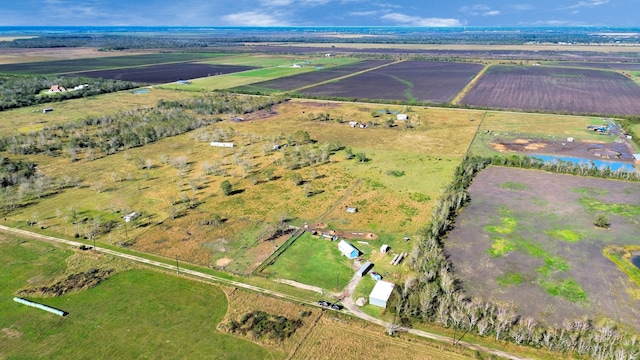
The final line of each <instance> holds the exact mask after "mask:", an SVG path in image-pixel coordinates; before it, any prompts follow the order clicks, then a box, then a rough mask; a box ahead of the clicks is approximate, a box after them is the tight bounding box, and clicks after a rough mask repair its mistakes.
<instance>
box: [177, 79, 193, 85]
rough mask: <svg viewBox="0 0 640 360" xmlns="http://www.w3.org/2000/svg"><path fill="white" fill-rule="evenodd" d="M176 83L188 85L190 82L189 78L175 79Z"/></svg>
mask: <svg viewBox="0 0 640 360" xmlns="http://www.w3.org/2000/svg"><path fill="white" fill-rule="evenodd" d="M176 84H179V85H189V84H191V81H189V80H178V81H176Z"/></svg>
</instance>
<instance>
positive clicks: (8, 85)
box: [0, 76, 138, 110]
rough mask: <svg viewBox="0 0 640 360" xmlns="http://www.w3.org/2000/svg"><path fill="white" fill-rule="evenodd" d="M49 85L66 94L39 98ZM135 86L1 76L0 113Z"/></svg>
mask: <svg viewBox="0 0 640 360" xmlns="http://www.w3.org/2000/svg"><path fill="white" fill-rule="evenodd" d="M52 85H59V86H62V87H64V88H65V89H66V90H67V91H61V92H55V93H44V94H41V92H42V91H43V90H48V89H50V88H51V86H52ZM79 85H83V87H82V89H77V90H73V88H74V87H76V86H79ZM84 85H88V86H84ZM136 86H138V85H136V84H134V83H131V82H128V81H120V80H102V79H91V78H85V77H63V76H0V110H7V109H12V108H19V107H23V106H30V105H36V104H43V103H49V102H56V101H62V100H67V99H74V98H80V97H87V96H92V95H98V94H104V93H110V92H115V91H120V90H127V89H133V88H135V87H136Z"/></svg>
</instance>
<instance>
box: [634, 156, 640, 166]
mask: <svg viewBox="0 0 640 360" xmlns="http://www.w3.org/2000/svg"><path fill="white" fill-rule="evenodd" d="M633 161H634V162H635V163H636V164H640V154H633Z"/></svg>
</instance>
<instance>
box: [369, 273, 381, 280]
mask: <svg viewBox="0 0 640 360" xmlns="http://www.w3.org/2000/svg"><path fill="white" fill-rule="evenodd" d="M369 275H370V276H371V279H373V280H374V281H380V280H382V275H380V274H378V273H377V272H375V271H372V272H370V273H369Z"/></svg>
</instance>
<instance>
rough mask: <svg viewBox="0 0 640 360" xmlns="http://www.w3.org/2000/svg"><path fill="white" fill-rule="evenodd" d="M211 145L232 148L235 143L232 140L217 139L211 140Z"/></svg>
mask: <svg viewBox="0 0 640 360" xmlns="http://www.w3.org/2000/svg"><path fill="white" fill-rule="evenodd" d="M211 146H214V147H228V148H232V147H234V146H235V145H234V144H233V143H232V142H217V141H212V142H211Z"/></svg>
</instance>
